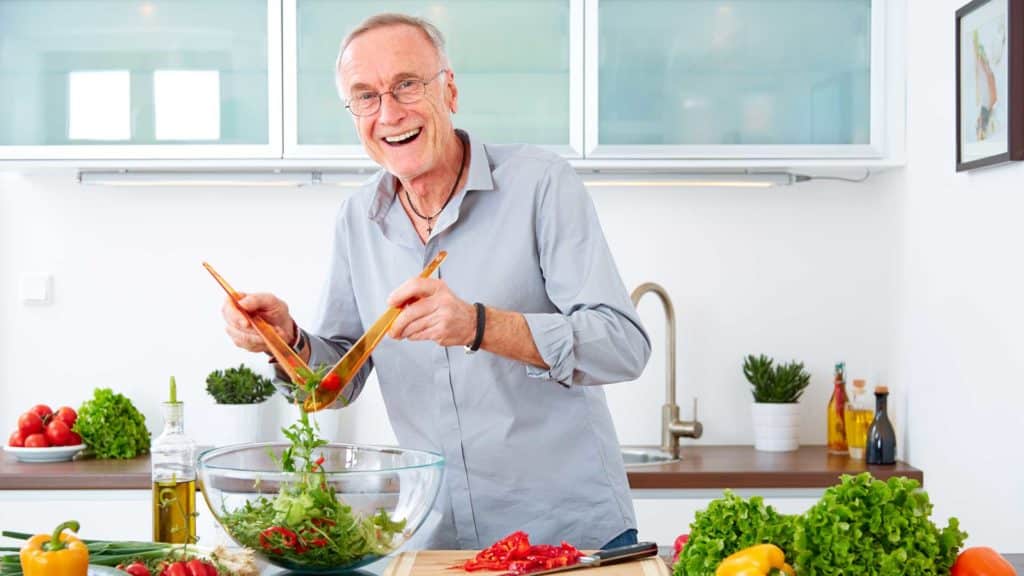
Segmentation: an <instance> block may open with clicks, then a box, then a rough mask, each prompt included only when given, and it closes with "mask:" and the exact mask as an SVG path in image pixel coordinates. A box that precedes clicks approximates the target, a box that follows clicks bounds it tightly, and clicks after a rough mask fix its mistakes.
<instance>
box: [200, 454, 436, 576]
mask: <svg viewBox="0 0 1024 576" xmlns="http://www.w3.org/2000/svg"><path fill="white" fill-rule="evenodd" d="M291 447H292V444H291V443H288V442H263V443H248V444H235V445H230V446H224V447H221V448H214V449H212V450H207V451H205V452H203V453H202V454H201V455H200V456H199V461H198V466H197V469H198V475H199V486H200V489H201V490H202V494H203V497H204V498H205V499H206V504H207V505H208V506H209V508H210V511H211V512H213V515H214V516H215V517H216V518H217V522H218V523H219V524H220V525H221V526H222V527H223V528H224V530H225V531H226V532H227V534H228V535H229V536H230V537H231V538H232V539H233V540H234V541H235V542H237V543H238V544H240V545H242V546H245V547H247V548H250V549H252V550H255V551H256V552H257V553H258V554H260V556H262V557H263V558H264V559H265V560H266V561H267V562H269V563H270V564H273V565H275V566H278V567H281V568H286V569H288V570H293V571H297V572H303V573H307V574H338V573H342V572H347V571H350V570H354V569H355V568H358V567H360V566H363V565H366V564H369V563H370V562H373V561H375V560H378V559H380V558H381V557H383V556H386V555H388V554H390V553H391V552H394V551H395V550H397V549H398V548H399V547H400V546H401V545H402V544H403V543H405V542H406V541H407V540H408V539H409V538H410V537H411V536H412V535H413V533H415V532H416V530H417V529H418V528H419V527H420V525H421V524H422V523H423V520H424V519H425V518H426V517H427V514H428V512H430V509H431V507H432V506H433V504H434V499H435V498H436V497H437V493H438V489H439V488H440V486H441V480H442V477H443V475H444V458H443V457H441V456H440V455H439V454H434V453H432V452H423V451H419V450H406V449H401V448H386V447H377V446H364V445H355V444H327V445H324V446H319V447H317V448H316V449H315V450H314V451H313V452H312V455H311V456H310V459H311V460H312V462H311V463H309V464H308V465H306V464H305V463H304V462H303V461H302V460H301V459H297V458H294V457H293V458H290V459H289V455H291V454H292V453H291V452H290V451H289V449H290V448H291ZM282 457H284V458H282ZM289 460H290V462H289ZM283 462H284V464H283ZM289 464H290V465H289ZM286 469H292V470H294V471H290V472H286V471H283V470H286Z"/></svg>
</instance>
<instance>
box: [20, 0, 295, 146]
mask: <svg viewBox="0 0 1024 576" xmlns="http://www.w3.org/2000/svg"><path fill="white" fill-rule="evenodd" d="M280 30H281V22H280V3H279V0H216V1H209V0H146V1H137V0H91V1H89V2H82V1H81V0H2V1H0V157H3V158H22V159H24V158H28V159H33V158H147V159H148V158H156V159H159V158H229V157H249V158H261V157H262V158H267V157H279V156H280V149H281V131H280V125H281V121H280V117H281V116H280V115H281V111H280V96H275V95H279V94H280V58H279V56H278V57H275V58H274V59H270V58H268V54H270V53H274V54H279V53H280ZM271 88H273V89H271Z"/></svg>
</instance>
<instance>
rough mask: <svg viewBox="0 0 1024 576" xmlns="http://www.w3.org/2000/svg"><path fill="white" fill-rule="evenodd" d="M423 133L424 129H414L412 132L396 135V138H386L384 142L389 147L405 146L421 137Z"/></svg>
mask: <svg viewBox="0 0 1024 576" xmlns="http://www.w3.org/2000/svg"><path fill="white" fill-rule="evenodd" d="M422 131H423V129H422V128H413V129H412V130H409V131H407V132H402V133H401V134H396V135H394V136H385V137H384V142H386V143H387V144H388V145H389V146H403V145H405V144H408V143H410V142H412V141H413V140H415V139H416V138H417V137H419V135H420V133H421V132H422Z"/></svg>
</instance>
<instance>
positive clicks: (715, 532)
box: [673, 490, 796, 576]
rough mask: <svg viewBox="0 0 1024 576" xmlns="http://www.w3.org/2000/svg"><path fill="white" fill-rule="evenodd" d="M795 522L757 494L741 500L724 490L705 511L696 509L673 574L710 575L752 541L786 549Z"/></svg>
mask: <svg viewBox="0 0 1024 576" xmlns="http://www.w3.org/2000/svg"><path fill="white" fill-rule="evenodd" d="M795 523H796V517H795V516H787V515H785V514H779V513H778V512H776V511H775V509H774V508H772V507H771V506H768V505H766V504H765V503H764V499H763V498H761V497H760V496H752V497H751V498H750V499H748V500H744V499H743V498H740V497H739V496H737V495H736V494H734V493H733V492H732V491H730V490H726V491H725V493H724V495H723V496H722V497H721V498H718V499H715V500H712V501H711V503H710V504H708V507H707V509H706V510H703V511H701V512H697V515H696V518H695V520H694V521H693V523H692V524H690V539H689V541H688V542H687V543H686V546H684V547H683V551H682V553H681V554H680V555H679V560H678V561H677V562H676V564H675V566H674V567H673V574H674V576H706V575H707V576H710V575H712V574H714V573H715V569H716V568H718V564H719V563H720V562H721V561H722V560H723V559H725V557H726V556H729V555H730V554H732V553H733V552H737V551H739V550H742V549H744V548H747V547H748V546H753V545H754V544H775V545H776V546H778V547H779V548H781V549H782V550H783V551H786V552H788V551H789V550H791V549H792V546H793V537H794V533H795Z"/></svg>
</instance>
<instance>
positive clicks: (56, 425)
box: [46, 418, 71, 446]
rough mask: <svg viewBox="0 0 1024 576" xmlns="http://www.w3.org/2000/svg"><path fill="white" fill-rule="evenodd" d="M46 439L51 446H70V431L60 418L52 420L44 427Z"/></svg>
mask: <svg viewBox="0 0 1024 576" xmlns="http://www.w3.org/2000/svg"><path fill="white" fill-rule="evenodd" d="M46 439H47V440H49V441H50V444H51V445H53V446H67V445H69V444H71V429H69V428H68V425H67V424H65V423H64V421H63V420H61V419H60V418H53V419H51V420H50V423H49V424H47V425H46Z"/></svg>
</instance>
